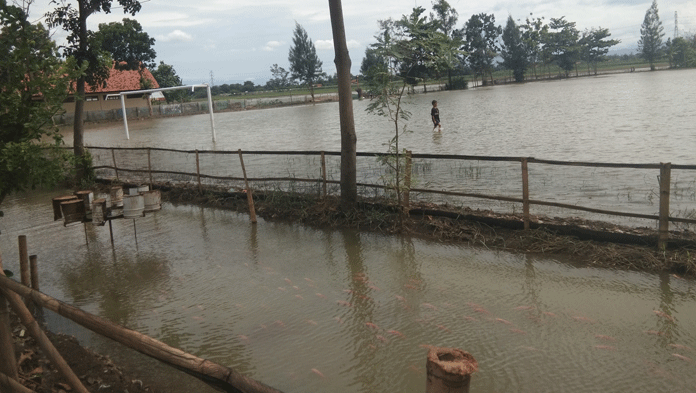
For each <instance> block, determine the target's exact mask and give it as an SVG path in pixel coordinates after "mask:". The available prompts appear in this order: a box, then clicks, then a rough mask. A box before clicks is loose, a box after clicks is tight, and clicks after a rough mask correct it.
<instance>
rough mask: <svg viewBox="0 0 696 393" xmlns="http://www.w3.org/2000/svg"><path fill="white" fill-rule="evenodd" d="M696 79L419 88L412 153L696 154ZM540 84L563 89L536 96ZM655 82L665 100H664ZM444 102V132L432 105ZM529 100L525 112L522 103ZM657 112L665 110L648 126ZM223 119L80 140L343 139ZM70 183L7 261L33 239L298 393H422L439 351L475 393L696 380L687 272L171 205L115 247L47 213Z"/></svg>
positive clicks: (102, 284) (143, 317)
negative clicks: (611, 266) (464, 370)
mask: <svg viewBox="0 0 696 393" xmlns="http://www.w3.org/2000/svg"><path fill="white" fill-rule="evenodd" d="M675 76H679V77H675ZM694 76H696V74H695V71H694V70H689V71H679V72H675V73H672V72H660V73H642V74H640V75H639V74H631V75H629V74H626V75H615V76H608V77H602V78H592V79H589V78H588V79H582V80H569V81H562V82H557V83H538V84H528V85H523V86H502V87H495V88H484V89H476V90H472V91H466V92H459V93H436V94H428V95H422V96H416V97H414V98H413V101H414V103H413V104H412V108H413V109H414V110H413V111H414V113H416V114H415V115H414V117H413V120H412V123H410V124H411V125H410V126H409V128H410V129H412V130H413V131H414V132H413V133H409V134H406V136H405V139H404V141H405V146H406V147H407V148H411V149H413V150H414V151H419V152H429V153H447V154H450V153H452V154H486V155H515V156H522V155H532V156H536V157H538V158H549V159H572V160H596V161H605V160H607V161H612V162H636V161H637V162H655V161H672V162H674V163H680V164H690V163H693V162H691V160H692V158H691V157H692V152H693V151H694V150H693V147H694V140H693V124H696V122H695V121H694V116H695V115H694V107H693V105H690V106H689V105H686V104H685V103H686V102H693V98H694V96H693V95H694V94H696V93H694V91H696V90H695V89H693V88H689V89H686V88H682V87H683V86H684V85H685V84H689V83H694V82H693V81H694V80H696V78H694ZM622 86H623V87H622ZM543 91H545V92H547V93H544V94H552V93H551V92H553V94H555V95H551V96H547V98H546V99H545V100H542V98H540V97H539V95H540V94H542V93H541V92H543ZM656 94H659V96H660V97H661V100H664V102H663V101H660V102H656V101H655V100H653V99H652V98H651V97H653V96H654V95H656ZM514 97H517V98H516V101H514V100H513V98H514ZM548 97H551V98H548ZM582 97H585V99H584V100H583V99H582ZM602 97H604V98H602ZM433 98H436V99H437V100H438V101H439V103H440V104H439V106H440V108H441V114H442V118H443V123H444V128H443V131H442V133H441V134H433V133H432V132H431V131H430V125H429V123H428V121H429V120H428V117H427V116H426V115H423V116H421V115H420V112H423V114H427V113H428V110H429V101H430V100H432V99H433ZM569 98H570V99H569ZM671 99H674V100H677V101H674V102H671V103H670V101H669V100H671ZM511 100H513V101H512V102H516V103H517V104H515V105H512V104H510V102H511ZM684 100H686V101H684ZM522 101H524V102H528V103H529V104H530V105H529V106H526V107H519V103H520V102H522ZM486 103H487V104H486ZM505 103H508V104H505ZM551 103H554V104H553V105H551ZM363 105H365V103H364V102H356V103H355V106H356V119H357V120H356V123H357V124H358V127H357V128H358V147H359V150H362V151H382V150H383V149H384V146H382V143H383V142H385V141H387V140H388V139H389V137H390V128H389V124H388V123H386V122H384V121H383V120H382V119H379V118H375V117H373V116H370V117H368V116H367V115H363V114H362V113H363V112H362V107H361V106H363ZM506 105H507V106H506ZM421 109H422V111H421ZM598 114H601V115H598ZM657 114H667V115H666V117H664V118H660V120H659V121H655V116H656V115H657ZM507 118H511V119H514V121H504V120H505V119H507ZM216 119H217V121H218V123H217V127H218V138H219V139H218V143H217V144H216V146H212V143H211V142H210V141H209V128H207V124H206V123H205V121H206V120H207V118H206V117H205V116H200V117H197V116H192V117H181V118H172V119H159V120H147V121H141V122H134V123H131V138H132V139H131V140H130V141H126V140H125V139H124V137H123V129H122V126H121V125H120V124H119V125H99V126H96V127H93V128H92V129H91V130H90V131H89V132H88V134H87V136H86V142H87V144H92V145H103V146H111V145H120V146H158V147H172V148H182V149H191V148H199V149H210V148H213V147H214V148H217V149H223V148H224V149H229V150H236V149H238V148H242V149H278V150H281V149H282V150H285V149H289V150H292V149H297V150H308V149H318V150H320V149H326V150H337V149H338V145H339V138H338V120H337V107H336V106H335V105H334V104H323V105H316V106H307V107H301V108H278V109H272V110H264V111H247V112H239V113H229V114H220V115H219V116H218V117H217V118H216ZM559 124H565V126H564V127H560V126H558V125H559ZM568 128H572V130H573V132H568ZM199 129H200V130H199ZM197 130H198V131H200V132H197ZM69 139H70V137H68V140H69ZM644 176H645V177H646V179H648V178H650V180H646V181H652V175H651V174H646V175H644ZM551 180H552V179H551V177H549V179H548V181H551ZM609 183H611V182H609ZM591 186H593V184H586V185H585V187H586V188H591ZM597 186H598V187H602V185H601V184H598V185H597ZM598 193H600V191H598ZM60 194H61V192H60V191H53V192H35V193H32V194H16V195H13V196H11V197H9V198H8V199H7V200H6V201H4V202H3V206H2V209H3V210H4V212H5V217H4V218H2V219H0V231H2V235H0V250H1V251H2V257H3V263H4V264H5V268H8V269H11V270H15V271H16V270H17V265H18V263H17V258H18V256H17V236H18V235H27V238H28V243H29V248H30V254H36V255H37V256H38V258H39V265H40V269H41V287H42V290H43V291H44V292H46V293H48V294H49V295H52V296H55V297H57V298H59V299H62V300H64V301H66V302H68V303H71V304H74V305H76V306H79V307H81V308H83V309H85V310H87V311H89V312H92V313H95V314H97V315H100V316H102V317H104V318H108V319H109V320H112V321H114V322H116V323H120V324H123V325H125V326H127V327H129V328H132V329H135V330H138V331H140V332H142V333H145V334H148V335H150V336H152V337H155V338H157V339H159V340H162V341H164V342H166V343H168V344H170V345H172V346H175V347H178V348H181V349H183V350H185V351H188V352H191V353H193V354H195V355H197V356H200V357H203V358H208V359H211V360H213V361H216V362H218V363H221V364H223V365H227V366H230V367H234V368H235V369H237V370H238V371H240V372H242V373H244V374H245V375H248V376H250V377H252V378H255V379H258V380H260V381H263V382H264V383H266V384H269V385H271V386H274V387H276V388H278V389H281V390H284V391H287V392H315V391H324V392H365V393H367V392H414V393H415V392H422V391H424V389H425V361H426V353H427V349H426V347H427V346H428V345H436V346H449V347H456V348H461V349H464V350H466V351H468V352H470V353H472V354H473V355H474V357H475V358H476V360H477V361H478V364H479V371H478V372H477V373H476V374H475V375H474V377H473V380H472V385H471V391H472V392H500V391H517V392H596V391H632V392H655V391H670V392H693V391H694V390H695V389H696V377H695V375H696V373H694V371H695V370H696V363H694V361H693V360H696V283H695V282H694V281H693V280H685V279H682V278H679V277H676V276H671V275H666V274H662V275H656V274H648V273H641V272H626V271H615V270H607V269H594V268H587V267H578V266H575V265H574V264H573V261H572V260H554V259H549V258H545V257H538V256H531V255H523V254H512V253H507V252H495V251H489V250H486V249H481V248H476V249H474V248H470V247H465V246H457V245H443V244H440V243H435V242H429V241H425V240H419V239H413V238H408V237H396V236H383V235H379V234H372V233H359V232H354V231H349V230H346V231H342V230H319V229H310V228H305V227H302V226H299V225H294V224H287V223H279V222H267V221H264V220H260V222H259V223H258V224H257V225H252V224H250V223H249V220H248V216H246V215H243V214H238V213H234V212H229V211H225V210H218V209H211V208H205V209H204V208H201V207H197V206H190V205H173V204H171V203H165V204H164V206H163V209H162V211H161V212H159V213H156V214H148V215H147V216H146V217H144V218H140V219H137V220H135V221H133V220H115V221H114V222H113V233H114V237H115V245H114V246H113V247H112V245H111V242H110V237H109V230H108V226H106V227H91V226H87V227H86V228H85V227H83V226H82V225H80V224H78V225H74V226H69V227H63V226H62V224H61V223H60V222H53V221H51V220H52V217H53V215H52V211H51V204H50V200H51V198H52V197H53V196H57V195H60ZM47 321H48V324H49V326H50V327H51V329H53V330H55V331H62V332H66V333H69V334H74V335H76V336H77V337H78V338H80V340H81V341H82V342H83V343H85V344H87V345H89V346H91V347H93V348H94V349H96V350H97V351H99V352H103V353H106V354H109V355H110V356H112V357H113V358H114V359H115V360H116V361H117V362H120V363H123V364H127V365H130V366H131V367H133V368H135V369H136V375H137V376H138V377H139V378H142V380H143V381H144V382H145V383H146V384H147V383H153V382H156V383H157V384H159V385H161V386H166V387H167V389H168V390H169V391H171V392H190V391H213V390H212V389H210V388H207V387H206V386H205V385H202V384H201V383H199V382H196V381H195V380H193V379H191V378H189V377H187V376H185V375H183V374H181V373H178V372H174V371H171V370H169V369H168V368H166V367H163V366H157V365H156V363H155V362H152V361H149V360H147V359H145V358H144V357H143V356H140V355H138V354H135V353H133V352H131V351H126V350H123V349H121V347H120V346H118V345H115V344H114V343H112V342H110V341H108V340H105V339H101V338H99V337H95V336H94V335H92V334H90V333H88V332H86V331H85V330H84V329H81V328H79V327H77V326H75V325H74V324H72V323H70V322H68V321H65V320H63V319H61V318H59V317H56V316H54V315H51V314H48V315H47Z"/></svg>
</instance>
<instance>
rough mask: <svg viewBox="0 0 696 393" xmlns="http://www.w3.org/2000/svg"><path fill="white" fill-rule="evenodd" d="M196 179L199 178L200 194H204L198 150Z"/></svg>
mask: <svg viewBox="0 0 696 393" xmlns="http://www.w3.org/2000/svg"><path fill="white" fill-rule="evenodd" d="M196 177H197V178H198V192H199V193H201V194H202V193H203V186H202V185H201V163H200V161H199V160H198V149H196Z"/></svg>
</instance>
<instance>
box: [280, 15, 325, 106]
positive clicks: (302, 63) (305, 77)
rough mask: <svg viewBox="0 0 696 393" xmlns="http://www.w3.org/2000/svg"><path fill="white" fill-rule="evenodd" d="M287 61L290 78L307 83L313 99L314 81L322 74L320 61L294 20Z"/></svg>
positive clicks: (302, 30)
mask: <svg viewBox="0 0 696 393" xmlns="http://www.w3.org/2000/svg"><path fill="white" fill-rule="evenodd" d="M288 61H289V62H290V74H291V76H292V79H294V80H298V81H300V82H301V83H303V84H305V85H307V87H308V88H309V91H310V94H311V95H312V100H314V82H315V81H316V79H317V78H319V77H320V76H321V75H322V74H323V71H322V70H321V65H322V62H321V60H319V56H317V50H316V48H315V47H314V43H312V40H311V39H310V38H309V36H308V35H307V31H305V29H304V28H303V27H302V26H301V25H300V24H299V23H297V22H295V31H294V33H293V37H292V46H291V47H290V52H289V53H288Z"/></svg>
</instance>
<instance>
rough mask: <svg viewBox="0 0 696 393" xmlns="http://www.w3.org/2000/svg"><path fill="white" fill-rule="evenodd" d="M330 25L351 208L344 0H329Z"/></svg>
mask: <svg viewBox="0 0 696 393" xmlns="http://www.w3.org/2000/svg"><path fill="white" fill-rule="evenodd" d="M329 11H330V13H331V28H332V30H333V40H334V51H335V53H336V58H335V59H334V63H335V64H336V72H337V74H338V102H339V113H340V120H341V202H342V204H343V207H344V208H352V207H354V206H355V205H356V203H357V200H358V187H357V180H356V179H357V175H356V172H357V169H356V160H357V159H356V157H357V156H356V143H357V137H356V135H355V120H354V118H353V92H352V91H351V87H350V65H351V62H350V56H349V54H348V46H347V45H346V31H345V28H344V24H343V8H342V6H341V0H329Z"/></svg>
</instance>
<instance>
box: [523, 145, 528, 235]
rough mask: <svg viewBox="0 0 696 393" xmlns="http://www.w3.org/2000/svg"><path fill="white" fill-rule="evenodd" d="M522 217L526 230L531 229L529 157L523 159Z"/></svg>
mask: <svg viewBox="0 0 696 393" xmlns="http://www.w3.org/2000/svg"><path fill="white" fill-rule="evenodd" d="M522 216H523V219H524V229H525V230H528V229H529V170H528V169H527V157H522Z"/></svg>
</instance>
